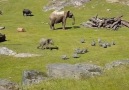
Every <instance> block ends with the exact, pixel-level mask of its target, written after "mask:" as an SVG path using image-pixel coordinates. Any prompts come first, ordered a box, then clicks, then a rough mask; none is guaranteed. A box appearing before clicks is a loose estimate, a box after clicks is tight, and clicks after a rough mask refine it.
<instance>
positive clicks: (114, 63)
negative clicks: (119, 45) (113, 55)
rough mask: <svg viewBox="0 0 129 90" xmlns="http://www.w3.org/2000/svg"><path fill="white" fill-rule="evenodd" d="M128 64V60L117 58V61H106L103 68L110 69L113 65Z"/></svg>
mask: <svg viewBox="0 0 129 90" xmlns="http://www.w3.org/2000/svg"><path fill="white" fill-rule="evenodd" d="M127 64H129V60H118V61H113V62H111V63H108V64H106V65H105V69H107V70H110V69H112V68H114V67H118V66H121V65H127Z"/></svg>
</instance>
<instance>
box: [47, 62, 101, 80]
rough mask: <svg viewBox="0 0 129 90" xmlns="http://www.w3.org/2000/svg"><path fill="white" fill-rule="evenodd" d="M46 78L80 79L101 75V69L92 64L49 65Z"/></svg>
mask: <svg viewBox="0 0 129 90" xmlns="http://www.w3.org/2000/svg"><path fill="white" fill-rule="evenodd" d="M47 70H48V72H47V73H48V76H49V77H52V78H73V79H81V78H87V77H93V76H96V75H101V73H102V72H103V70H102V68H101V67H100V66H97V65H93V64H75V65H71V64H49V65H48V66H47Z"/></svg>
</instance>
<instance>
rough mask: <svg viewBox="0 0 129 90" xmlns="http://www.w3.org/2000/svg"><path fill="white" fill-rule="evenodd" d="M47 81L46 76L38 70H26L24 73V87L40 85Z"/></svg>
mask: <svg viewBox="0 0 129 90" xmlns="http://www.w3.org/2000/svg"><path fill="white" fill-rule="evenodd" d="M43 80H46V77H45V74H44V73H43V72H39V71H36V70H26V71H24V72H23V79H22V84H23V85H31V84H38V83H40V82H41V81H43Z"/></svg>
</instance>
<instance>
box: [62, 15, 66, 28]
mask: <svg viewBox="0 0 129 90" xmlns="http://www.w3.org/2000/svg"><path fill="white" fill-rule="evenodd" d="M65 25H66V19H65V18H64V19H63V22H62V27H63V29H64V30H65Z"/></svg>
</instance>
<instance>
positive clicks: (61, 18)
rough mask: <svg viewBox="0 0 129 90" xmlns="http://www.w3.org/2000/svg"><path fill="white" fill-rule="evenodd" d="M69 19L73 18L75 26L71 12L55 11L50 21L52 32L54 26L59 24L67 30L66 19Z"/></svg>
mask: <svg viewBox="0 0 129 90" xmlns="http://www.w3.org/2000/svg"><path fill="white" fill-rule="evenodd" d="M67 18H72V19H73V21H74V22H73V23H72V24H73V25H74V24H75V17H74V15H73V13H71V12H70V11H57V10H56V11H54V12H52V13H51V15H50V17H49V19H50V28H51V29H52V30H54V29H55V27H54V24H57V23H62V26H63V29H65V25H66V19H67Z"/></svg>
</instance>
